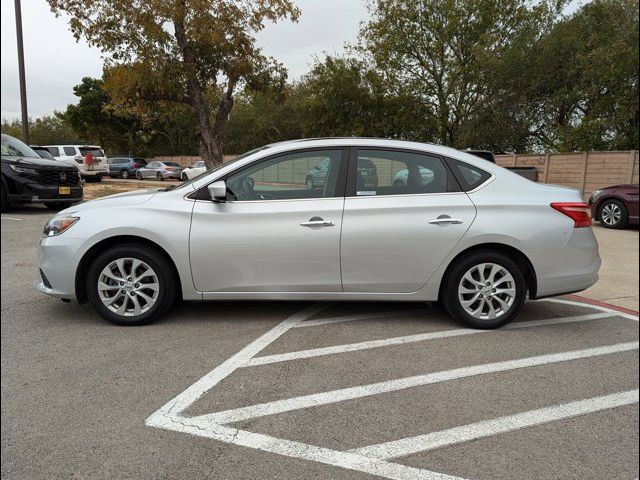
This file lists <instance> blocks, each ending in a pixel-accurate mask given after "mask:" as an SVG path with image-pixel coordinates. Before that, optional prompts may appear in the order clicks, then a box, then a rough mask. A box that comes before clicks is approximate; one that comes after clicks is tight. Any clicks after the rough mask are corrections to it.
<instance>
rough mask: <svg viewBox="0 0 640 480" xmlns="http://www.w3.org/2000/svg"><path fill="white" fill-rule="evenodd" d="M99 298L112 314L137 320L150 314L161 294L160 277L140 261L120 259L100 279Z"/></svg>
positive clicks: (108, 267) (103, 271)
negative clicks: (136, 318)
mask: <svg viewBox="0 0 640 480" xmlns="http://www.w3.org/2000/svg"><path fill="white" fill-rule="evenodd" d="M97 290H98V296H99V298H100V300H101V301H102V303H103V304H104V306H105V307H107V309H109V310H110V311H111V312H113V313H115V314H117V315H121V316H124V317H135V316H138V315H141V314H143V313H145V312H147V311H149V310H150V309H151V308H153V306H154V305H155V304H156V302H157V300H158V295H159V293H160V282H159V281H158V275H157V274H156V272H155V271H154V270H153V268H151V267H150V266H149V265H148V264H147V263H145V262H143V261H142V260H139V259H137V258H118V259H116V260H113V261H112V262H110V263H109V264H108V265H107V266H106V267H104V268H103V269H102V271H101V272H100V275H99V276H98V284H97Z"/></svg>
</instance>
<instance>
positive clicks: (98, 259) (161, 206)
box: [36, 139, 600, 328]
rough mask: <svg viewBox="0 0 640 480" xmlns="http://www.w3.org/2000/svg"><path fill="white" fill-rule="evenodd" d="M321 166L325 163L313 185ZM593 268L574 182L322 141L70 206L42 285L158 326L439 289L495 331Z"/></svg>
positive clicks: (400, 146)
mask: <svg viewBox="0 0 640 480" xmlns="http://www.w3.org/2000/svg"><path fill="white" fill-rule="evenodd" d="M321 162H324V163H325V164H327V165H326V166H327V174H326V175H325V176H324V177H323V179H322V182H318V183H317V184H316V183H315V182H314V185H313V188H308V185H306V183H305V179H306V176H307V172H309V171H310V170H311V169H313V168H314V166H315V165H318V164H320V163H321ZM361 167H362V168H361ZM364 167H367V168H375V172H376V174H375V180H374V181H372V180H369V181H367V180H366V179H364V178H363V177H362V175H361V172H362V171H363V169H364ZM425 171H429V172H430V173H429V181H428V182H426V181H424V172H425ZM398 172H401V174H398ZM399 176H402V178H403V181H402V182H399V181H397V179H398V177H399ZM599 268H600V257H599V256H598V245H597V242H596V239H595V236H594V234H593V231H592V230H591V216H590V214H589V206H588V205H587V204H585V203H584V202H583V200H582V195H581V193H580V192H579V191H577V190H573V189H569V188H563V187H558V186H551V185H544V184H539V183H534V182H531V181H529V180H527V179H524V178H522V177H520V176H519V175H516V174H515V173H512V172H509V171H508V170H505V169H503V168H501V167H499V166H497V165H495V164H492V163H489V162H486V161H484V160H482V159H480V158H478V157H476V156H473V155H470V154H468V153H464V152H460V151H457V150H453V149H451V148H446V147H442V146H437V145H430V144H423V143H411V142H400V141H390V140H372V139H319V140H304V141H292V142H285V143H279V144H274V145H269V146H266V147H263V148H260V149H258V150H255V151H252V152H249V153H247V154H245V155H242V156H240V157H239V158H237V159H236V160H235V161H232V162H228V163H225V164H223V165H221V166H219V167H218V168H217V169H213V170H211V171H210V172H208V173H206V174H204V175H202V176H199V177H197V178H196V179H194V180H193V181H190V182H186V183H183V184H181V185H179V186H176V187H173V188H169V189H162V190H157V189H156V190H143V191H136V192H131V193H129V194H119V195H114V196H111V197H106V198H103V199H99V200H94V201H91V202H87V203H84V204H82V205H78V206H74V207H72V208H69V209H67V210H64V211H62V212H61V213H60V214H59V215H58V216H56V217H54V218H53V219H52V220H51V221H50V222H49V223H48V224H47V225H46V227H45V230H44V235H43V237H42V239H41V241H40V266H39V271H38V280H37V282H36V286H37V288H38V289H39V290H40V291H42V292H44V293H46V294H49V295H53V296H55V297H60V298H62V299H65V300H68V299H75V300H77V301H79V302H86V301H88V302H91V303H92V304H93V306H94V307H95V308H96V310H97V311H98V312H99V313H100V314H101V315H102V316H103V317H105V318H106V319H107V320H109V321H111V322H114V323H117V324H120V325H139V324H143V323H148V322H151V321H153V320H154V319H156V318H158V317H159V316H161V315H162V314H163V313H164V312H166V311H167V310H168V309H169V308H170V307H171V305H172V304H173V303H174V301H175V300H176V299H177V298H178V297H180V298H182V299H185V300H315V301H322V300H326V301H339V300H345V301H373V300H384V301H403V302H427V301H431V302H432V301H438V300H439V301H441V302H442V303H443V305H444V306H445V307H446V309H447V310H448V312H449V313H450V314H451V315H452V316H453V317H455V318H456V319H458V320H459V321H461V322H463V323H465V324H467V325H470V326H472V327H476V328H496V327H499V326H501V325H504V324H506V323H507V322H509V321H511V320H513V319H514V318H515V317H516V316H517V315H518V313H519V312H520V310H521V308H522V305H523V303H524V301H525V299H526V298H529V299H530V300H535V299H537V298H542V297H548V296H553V295H560V294H564V293H568V292H576V291H580V290H583V289H586V288H588V287H589V286H591V285H593V284H594V283H595V282H596V281H597V279H598V269H599ZM239 308H241V306H240V305H239Z"/></svg>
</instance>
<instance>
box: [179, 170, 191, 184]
mask: <svg viewBox="0 0 640 480" xmlns="http://www.w3.org/2000/svg"><path fill="white" fill-rule="evenodd" d="M180 180H182V181H183V182H186V181H187V180H189V177H187V174H186V173H184V172H183V173H181V174H180Z"/></svg>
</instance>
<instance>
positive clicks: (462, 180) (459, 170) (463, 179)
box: [447, 158, 491, 192]
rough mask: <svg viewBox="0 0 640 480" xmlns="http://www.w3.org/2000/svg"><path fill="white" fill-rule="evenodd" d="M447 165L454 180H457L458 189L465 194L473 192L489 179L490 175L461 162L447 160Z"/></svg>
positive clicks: (451, 159)
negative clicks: (460, 188)
mask: <svg viewBox="0 0 640 480" xmlns="http://www.w3.org/2000/svg"><path fill="white" fill-rule="evenodd" d="M447 163H448V164H449V166H450V168H451V170H452V171H453V174H454V175H455V177H456V180H458V183H459V184H460V187H462V190H463V191H465V192H468V191H470V190H473V189H474V188H478V187H479V186H480V185H482V184H483V183H484V182H486V181H487V180H489V178H491V174H490V173H488V172H485V171H484V170H482V169H481V168H478V167H476V166H474V165H470V164H468V163H465V162H461V161H460V160H454V159H453V158H447Z"/></svg>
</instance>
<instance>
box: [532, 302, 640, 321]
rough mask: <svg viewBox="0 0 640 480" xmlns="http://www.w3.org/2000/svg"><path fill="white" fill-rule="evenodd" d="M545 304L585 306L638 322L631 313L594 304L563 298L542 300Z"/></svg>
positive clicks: (636, 317) (635, 316)
mask: <svg viewBox="0 0 640 480" xmlns="http://www.w3.org/2000/svg"><path fill="white" fill-rule="evenodd" d="M542 301H543V302H550V303H561V304H563V305H583V306H585V307H588V308H593V309H594V310H600V311H601V312H615V315H616V316H618V317H622V318H626V319H628V320H633V321H634V322H637V321H638V316H637V315H632V314H631V313H624V312H621V311H619V310H614V309H613V308H607V307H602V306H600V305H593V304H592V303H582V304H580V303H579V302H574V301H573V300H565V299H563V298H545V299H544V300H542Z"/></svg>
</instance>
